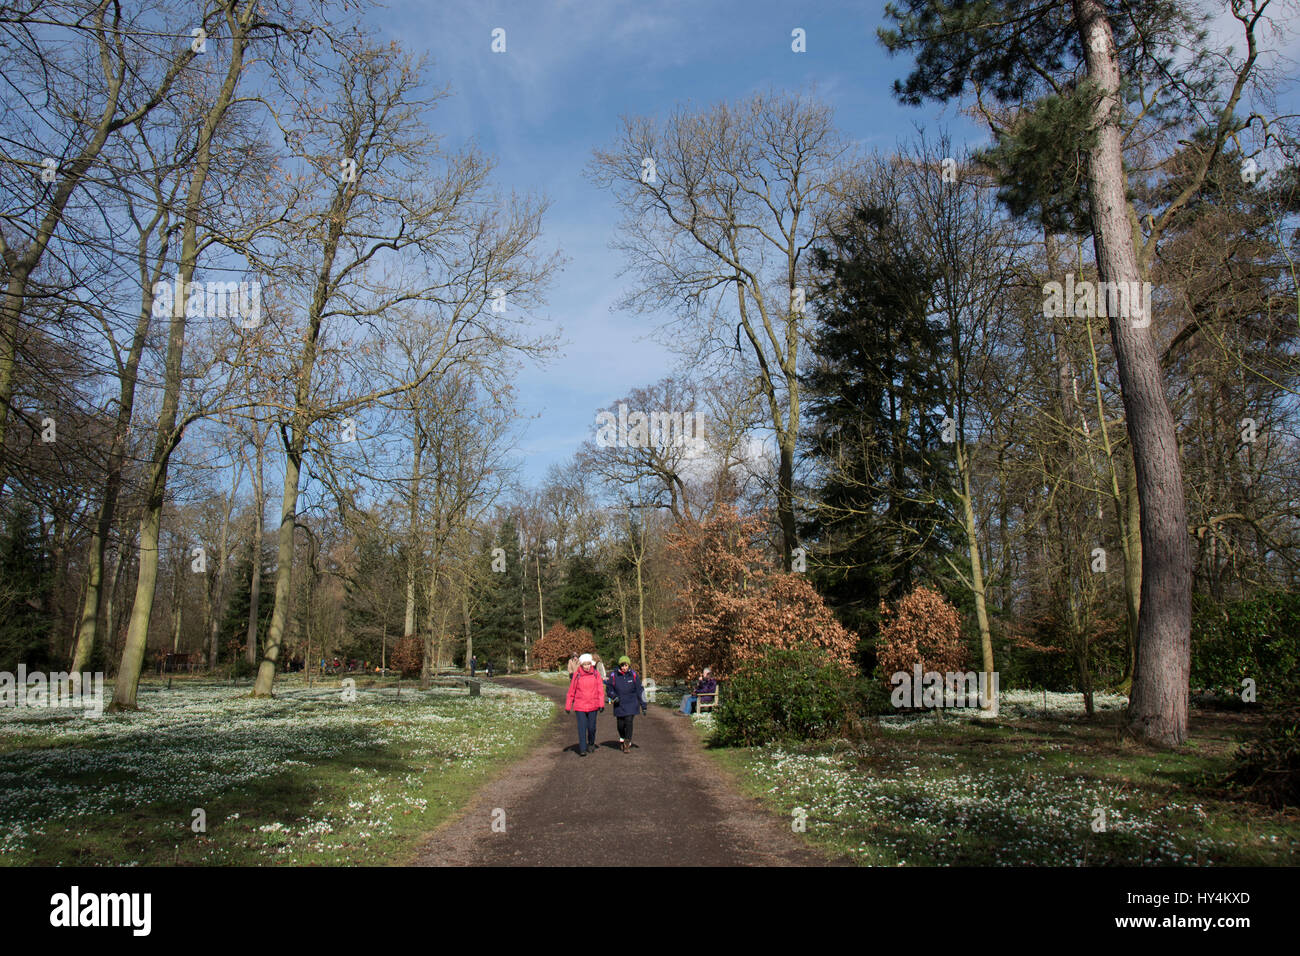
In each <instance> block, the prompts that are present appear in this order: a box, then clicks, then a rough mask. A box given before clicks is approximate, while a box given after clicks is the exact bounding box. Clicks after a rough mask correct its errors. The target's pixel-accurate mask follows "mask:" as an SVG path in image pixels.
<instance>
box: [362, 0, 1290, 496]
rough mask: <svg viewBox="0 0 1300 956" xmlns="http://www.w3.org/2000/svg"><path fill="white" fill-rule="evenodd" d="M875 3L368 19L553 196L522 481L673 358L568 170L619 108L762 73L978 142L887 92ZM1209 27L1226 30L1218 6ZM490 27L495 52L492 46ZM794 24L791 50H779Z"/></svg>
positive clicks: (464, 12) (862, 109)
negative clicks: (550, 255) (796, 32)
mask: <svg viewBox="0 0 1300 956" xmlns="http://www.w3.org/2000/svg"><path fill="white" fill-rule="evenodd" d="M881 9H882V5H881V4H878V3H840V2H833V0H832V2H825V0H823V2H816V3H814V2H790V0H784V2H770V0H741V2H708V0H689V2H681V0H655V2H652V3H651V2H633V0H529V2H491V0H489V2H484V0H437V2H421V0H396V2H391V3H390V4H389V6H388V8H387V10H386V11H384V12H382V13H380V14H377V15H376V16H375V17H374V19H373V20H372V24H373V26H374V27H375V28H376V29H377V30H379V31H380V32H381V33H383V34H386V35H387V36H388V37H389V38H392V39H395V40H397V41H399V42H400V43H401V44H402V45H403V46H404V47H405V48H406V49H408V50H410V51H412V52H415V53H424V54H427V56H428V58H429V66H430V69H429V76H430V81H431V83H432V84H434V85H438V86H441V85H447V86H449V87H450V92H451V94H452V95H451V97H450V98H449V99H447V100H444V101H443V102H442V104H441V105H440V106H439V107H438V109H437V111H436V112H435V113H434V128H435V129H436V130H437V131H438V132H439V133H440V134H442V135H444V136H445V137H446V142H447V145H449V146H456V145H459V144H461V143H463V142H465V141H467V140H469V139H471V138H472V139H474V140H476V141H477V143H478V144H479V146H480V147H481V148H482V149H484V150H485V151H486V152H488V153H489V154H491V155H492V156H494V157H495V158H496V160H497V161H498V163H499V165H498V168H497V176H496V182H497V183H498V184H499V185H501V186H503V187H505V188H507V189H511V188H513V189H516V190H520V191H534V192H539V193H544V194H545V195H547V196H548V197H549V198H550V199H551V201H552V207H551V211H550V213H549V215H548V216H547V219H546V229H545V233H544V236H543V239H544V246H545V248H556V247H558V248H559V249H560V250H561V251H562V252H563V254H564V255H565V256H567V257H568V260H569V261H568V263H567V265H566V266H565V269H564V271H563V272H561V273H559V274H558V275H557V276H556V277H555V281H554V282H553V284H552V286H551V289H550V294H549V303H548V307H547V308H545V309H543V310H541V311H540V312H539V313H538V318H539V319H541V320H544V321H545V322H547V323H551V324H553V325H556V326H559V327H562V329H563V332H564V338H565V340H566V344H565V346H564V348H563V352H562V354H561V355H560V356H558V357H557V358H556V359H555V361H554V362H553V363H552V364H551V365H550V366H549V367H547V368H544V369H537V368H527V369H525V370H524V372H523V373H522V374H521V375H520V377H519V378H518V380H517V387H518V391H519V399H520V402H521V404H522V410H523V412H524V414H525V416H528V417H531V418H532V419H533V420H532V421H531V422H530V423H529V425H528V428H527V431H526V433H525V436H524V439H523V441H522V443H521V445H520V454H521V458H522V461H523V477H524V478H525V480H527V481H528V482H529V483H533V482H536V481H538V480H540V479H541V478H542V477H543V476H544V474H545V472H546V469H547V467H548V466H549V465H551V464H552V463H555V462H560V461H563V460H564V459H566V458H567V457H568V456H569V455H571V454H572V452H573V451H574V450H575V449H576V448H577V446H578V445H579V444H580V443H581V442H582V441H583V440H584V439H586V438H588V437H590V436H591V435H592V434H593V428H594V420H595V414H596V412H597V410H598V409H599V408H602V407H606V406H608V405H609V404H611V403H612V402H613V401H614V400H615V399H617V398H619V397H620V396H622V395H625V394H626V393H627V391H628V390H629V389H631V388H633V387H636V386H642V385H649V384H651V383H653V382H655V381H656V380H658V379H659V378H661V377H663V376H664V375H666V374H668V373H669V372H670V371H671V370H672V369H673V365H674V361H675V357H674V356H673V355H672V354H670V353H669V352H668V351H667V350H666V349H665V348H663V347H662V346H660V345H659V344H657V343H655V342H653V341H650V340H649V339H648V338H647V337H646V336H647V333H648V332H649V331H650V330H651V329H652V328H653V327H654V326H655V325H656V324H657V323H656V322H655V320H654V319H653V318H652V317H646V316H641V315H636V314H630V313H625V312H616V311H611V306H612V305H613V304H614V303H615V302H616V301H617V300H618V299H619V298H620V297H621V296H622V295H623V294H624V293H625V292H626V291H627V288H628V282H629V280H628V279H625V278H620V276H619V272H620V270H621V269H622V267H623V260H622V257H621V255H620V254H619V253H616V252H614V251H612V250H611V249H610V248H609V242H610V240H611V239H612V238H613V237H614V235H615V222H616V211H615V206H614V200H613V197H612V196H611V195H609V194H608V193H605V192H602V191H600V190H598V189H596V188H595V187H594V186H592V185H591V184H590V183H589V182H587V181H586V180H585V179H584V177H583V169H584V167H585V166H586V164H587V162H588V159H589V158H590V156H591V151H592V149H593V148H595V147H598V146H604V145H607V144H609V143H610V142H611V140H612V139H613V137H614V135H615V133H616V130H617V126H618V118H619V116H620V114H623V113H631V114H637V115H641V114H650V115H653V114H657V113H658V114H663V113H666V112H668V111H669V110H671V109H672V108H673V106H674V105H675V104H677V103H678V102H682V101H689V102H691V103H693V104H695V105H697V106H699V107H705V106H708V105H711V104H713V103H715V102H718V101H720V100H729V101H734V100H738V99H741V98H744V97H746V96H747V95H749V94H751V93H753V92H755V91H758V90H766V89H768V88H771V87H774V88H783V89H798V90H804V91H811V92H814V93H815V94H816V95H818V96H819V97H820V98H821V99H822V100H824V101H825V102H827V103H828V104H829V105H830V106H831V107H833V109H834V110H835V119H836V122H837V125H838V126H839V128H840V129H841V130H842V131H843V132H844V133H845V134H846V135H847V136H848V137H850V138H853V139H856V140H857V141H858V143H859V144H860V145H861V146H862V147H863V148H864V149H867V150H870V149H881V150H889V149H892V148H893V147H894V146H895V145H897V144H898V143H900V142H902V141H905V140H907V139H909V138H910V137H911V136H912V135H913V134H914V132H915V129H916V128H917V126H923V127H925V128H926V130H927V133H928V134H930V135H931V137H933V135H934V134H936V133H937V132H938V131H939V129H940V128H941V127H942V128H945V129H946V130H947V131H948V132H949V134H950V135H951V137H952V141H953V145H954V148H955V151H957V152H960V151H961V149H962V147H963V146H964V145H974V144H976V143H982V142H983V141H984V134H983V131H982V129H981V128H978V127H976V126H975V125H974V124H972V123H971V122H970V121H969V120H968V119H967V118H966V117H965V116H963V115H961V113H960V112H959V110H958V106H957V105H955V104H950V105H948V106H941V105H939V104H927V105H926V106H924V107H920V108H911V107H904V106H902V105H900V104H899V103H898V102H896V101H895V100H894V98H893V96H892V95H891V92H890V88H891V83H892V82H893V80H894V79H896V78H901V77H903V76H905V75H906V73H907V72H908V70H909V69H910V68H911V60H910V58H907V57H899V58H891V57H889V56H888V55H887V54H886V53H885V51H884V49H883V47H881V45H880V43H879V41H878V40H877V39H876V29H877V27H879V26H880V25H881V24H882V22H883V21H882V17H881ZM1221 26H1222V28H1223V30H1224V31H1225V33H1226V35H1235V33H1236V30H1235V29H1233V24H1232V23H1231V21H1230V20H1226V19H1225V21H1224V22H1223V23H1222V24H1221ZM498 27H499V28H502V29H504V30H505V31H506V52H505V53H503V54H498V53H493V52H492V51H491V42H492V31H493V30H494V29H496V28H498ZM796 27H800V28H802V29H803V30H804V31H805V32H806V40H807V52H804V53H794V52H792V50H791V31H792V30H793V29H795V28H796ZM1218 32H1219V30H1218V29H1216V30H1215V33H1218ZM1296 39H1297V38H1296V33H1295V31H1290V32H1289V34H1288V36H1287V37H1286V40H1285V42H1286V44H1287V46H1288V50H1287V52H1289V53H1291V54H1292V55H1294V54H1295V53H1296V52H1297V44H1296ZM1270 40H1271V43H1274V44H1275V43H1276V42H1277V41H1276V40H1275V39H1272V38H1270ZM1283 69H1284V75H1285V74H1286V73H1292V74H1293V70H1289V69H1286V68H1285V67H1283ZM1287 85H1288V86H1293V84H1292V83H1291V82H1290V81H1288V84H1287ZM1277 92H1282V91H1277ZM1283 98H1284V99H1291V98H1293V96H1292V94H1291V91H1290V90H1288V91H1287V93H1286V94H1284V96H1283Z"/></svg>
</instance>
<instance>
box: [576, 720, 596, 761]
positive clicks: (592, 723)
mask: <svg viewBox="0 0 1300 956" xmlns="http://www.w3.org/2000/svg"><path fill="white" fill-rule="evenodd" d="M574 713H575V714H577V715H578V751H579V753H584V754H585V753H586V752H587V749H588V748H589V747H595V746H596V715H597V714H599V713H600V711H598V710H575V711H574Z"/></svg>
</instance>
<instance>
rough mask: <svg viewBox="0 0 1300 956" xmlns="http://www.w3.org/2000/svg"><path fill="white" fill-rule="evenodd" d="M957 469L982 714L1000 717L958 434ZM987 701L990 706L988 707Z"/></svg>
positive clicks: (975, 527)
mask: <svg viewBox="0 0 1300 956" xmlns="http://www.w3.org/2000/svg"><path fill="white" fill-rule="evenodd" d="M956 449H957V471H958V473H959V475H960V476H961V495H960V497H961V505H962V524H963V528H964V530H965V532H966V552H967V554H968V555H969V556H970V584H971V593H972V594H973V595H974V597H975V621H976V623H977V624H978V625H979V630H980V656H981V659H982V661H983V668H984V675H985V677H984V680H985V685H984V686H986V687H988V688H989V690H990V694H989V699H988V700H987V701H981V702H980V704H981V706H980V716H981V717H996V716H997V715H998V710H999V706H1000V702H999V701H998V698H997V696H996V695H994V694H992V689H993V688H994V687H997V686H998V682H997V681H996V680H995V678H994V676H993V632H992V630H991V629H990V627H989V612H988V604H987V602H986V595H985V588H984V565H983V563H982V562H981V561H980V545H979V525H978V524H977V523H976V521H975V508H974V506H973V505H972V504H971V490H970V459H969V458H968V457H967V455H966V443H965V441H964V440H963V439H962V436H961V435H958V436H957V443H956ZM986 704H987V706H985V705H986Z"/></svg>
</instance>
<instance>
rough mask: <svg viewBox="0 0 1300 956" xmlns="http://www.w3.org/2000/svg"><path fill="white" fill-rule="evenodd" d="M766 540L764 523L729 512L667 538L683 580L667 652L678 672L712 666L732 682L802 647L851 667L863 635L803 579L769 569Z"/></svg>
mask: <svg viewBox="0 0 1300 956" xmlns="http://www.w3.org/2000/svg"><path fill="white" fill-rule="evenodd" d="M762 535H763V524H762V522H761V521H759V520H758V519H757V518H742V517H740V516H739V515H738V514H737V513H736V512H735V510H734V509H731V508H729V507H724V508H722V509H721V510H720V511H719V513H718V514H717V515H716V516H714V517H713V518H710V519H709V520H707V521H704V522H701V523H699V524H687V525H683V526H681V527H679V528H678V529H677V530H675V531H673V532H672V533H670V534H669V535H668V539H667V540H668V550H669V552H670V553H671V554H672V556H673V559H674V562H675V564H676V565H677V568H678V569H679V571H680V573H681V578H682V583H681V586H680V588H679V589H678V593H677V598H676V602H675V606H676V610H677V623H676V624H675V625H674V626H673V628H672V630H671V631H670V632H669V633H668V637H667V641H666V642H665V644H664V647H663V648H662V652H663V658H664V660H665V661H666V662H670V663H671V665H672V666H673V668H674V671H673V672H674V673H678V674H681V675H683V676H691V677H696V676H698V675H699V674H700V672H701V671H702V670H703V669H704V668H705V667H712V668H713V673H714V674H715V675H717V676H718V677H719V678H727V677H730V676H732V674H733V673H735V671H736V669H737V668H738V667H740V666H742V665H743V664H745V663H746V662H748V661H751V660H755V659H757V658H759V657H761V656H763V655H764V654H766V653H767V652H768V651H769V650H771V649H773V648H791V647H799V646H810V647H816V648H818V649H819V651H820V653H821V654H822V656H823V658H825V659H829V660H834V661H837V662H839V663H842V664H848V663H849V662H850V661H851V660H852V657H853V652H854V650H855V649H856V647H857V636H856V635H854V634H853V633H852V632H851V631H849V630H846V629H845V628H844V626H843V625H842V624H840V622H839V621H838V620H836V618H835V615H834V614H833V613H832V612H831V610H830V608H828V607H827V606H826V604H825V602H824V601H823V600H822V597H821V595H820V594H818V593H817V592H816V590H814V589H813V587H812V585H811V584H809V583H808V581H807V580H806V579H805V578H804V576H803V575H800V574H791V573H787V572H784V571H779V570H776V569H773V568H771V567H769V566H768V562H767V559H766V557H765V556H764V554H763V551H762V549H761V548H760V547H759V541H760V540H761V538H762Z"/></svg>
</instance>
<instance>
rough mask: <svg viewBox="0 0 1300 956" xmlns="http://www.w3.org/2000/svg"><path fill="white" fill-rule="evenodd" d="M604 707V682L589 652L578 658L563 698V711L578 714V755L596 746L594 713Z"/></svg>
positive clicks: (582, 754)
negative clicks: (567, 691)
mask: <svg viewBox="0 0 1300 956" xmlns="http://www.w3.org/2000/svg"><path fill="white" fill-rule="evenodd" d="M604 709H605V682H604V681H603V680H601V679H600V674H599V673H598V672H597V671H596V667H595V662H594V661H593V660H592V659H591V655H590V654H583V655H582V656H581V657H579V658H578V669H577V670H576V671H574V672H573V676H572V677H571V678H569V693H568V694H567V695H566V696H565V698H564V712H565V713H566V714H567V713H568V712H569V711H573V712H574V713H576V714H577V715H578V756H579V757H585V756H587V749H588V748H591V749H595V747H596V714H597V713H599V712H600V711H602V710H604Z"/></svg>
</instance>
